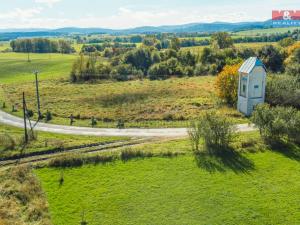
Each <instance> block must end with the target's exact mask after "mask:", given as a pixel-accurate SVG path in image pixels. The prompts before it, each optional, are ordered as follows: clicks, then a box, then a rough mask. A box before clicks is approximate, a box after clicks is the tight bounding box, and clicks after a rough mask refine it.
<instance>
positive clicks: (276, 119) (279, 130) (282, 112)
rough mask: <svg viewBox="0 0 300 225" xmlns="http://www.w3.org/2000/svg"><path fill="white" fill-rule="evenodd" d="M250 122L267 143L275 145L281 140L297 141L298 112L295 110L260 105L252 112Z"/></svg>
mask: <svg viewBox="0 0 300 225" xmlns="http://www.w3.org/2000/svg"><path fill="white" fill-rule="evenodd" d="M251 121H252V122H253V123H254V124H255V125H256V126H257V127H258V128H259V132H260V134H261V136H262V137H263V138H264V140H265V141H266V142H268V143H277V142H280V141H281V140H282V139H289V140H291V141H294V142H296V143H298V141H299V133H300V112H299V111H297V110H296V109H295V108H292V107H280V106H277V107H270V105H267V104H261V105H258V106H257V107H256V109H255V111H254V112H253V115H252V117H251Z"/></svg>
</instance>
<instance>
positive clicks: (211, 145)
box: [189, 112, 235, 150]
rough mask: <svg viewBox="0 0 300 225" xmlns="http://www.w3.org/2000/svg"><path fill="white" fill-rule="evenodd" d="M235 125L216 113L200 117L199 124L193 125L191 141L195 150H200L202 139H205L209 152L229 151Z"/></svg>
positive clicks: (190, 132)
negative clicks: (214, 150)
mask: <svg viewBox="0 0 300 225" xmlns="http://www.w3.org/2000/svg"><path fill="white" fill-rule="evenodd" d="M234 133H235V131H234V127H233V124H232V123H231V122H230V121H229V120H228V119H227V118H226V117H224V116H221V115H219V114H217V113H216V112H208V113H205V114H204V115H203V116H201V117H200V119H199V121H198V122H197V123H194V124H192V125H191V127H190V130H189V136H190V140H191V142H192V144H193V146H194V149H195V150H197V148H199V142H200V138H203V140H204V145H205V147H206V149H207V150H213V149H217V150H218V149H227V148H228V147H229V144H230V142H231V141H232V140H233V137H234Z"/></svg>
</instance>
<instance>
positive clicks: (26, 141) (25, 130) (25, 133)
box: [23, 92, 28, 144]
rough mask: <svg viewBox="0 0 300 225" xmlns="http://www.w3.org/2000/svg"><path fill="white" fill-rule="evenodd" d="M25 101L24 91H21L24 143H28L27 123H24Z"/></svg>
mask: <svg viewBox="0 0 300 225" xmlns="http://www.w3.org/2000/svg"><path fill="white" fill-rule="evenodd" d="M26 114H27V113H26V101H25V93H24V92H23V116H24V137H25V144H28V133H27V124H26V117H27V115H26Z"/></svg>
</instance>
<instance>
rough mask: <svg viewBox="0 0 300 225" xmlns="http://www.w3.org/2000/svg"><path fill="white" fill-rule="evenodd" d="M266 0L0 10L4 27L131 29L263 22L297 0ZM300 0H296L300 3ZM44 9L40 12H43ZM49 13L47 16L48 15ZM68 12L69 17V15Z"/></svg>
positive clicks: (48, 2)
mask: <svg viewBox="0 0 300 225" xmlns="http://www.w3.org/2000/svg"><path fill="white" fill-rule="evenodd" d="M59 1H62V0H35V2H36V3H39V4H44V5H45V6H50V7H51V6H53V4H55V3H57V2H59ZM273 1H274V0H266V2H261V4H260V7H257V4H258V3H256V2H255V4H252V3H251V2H249V3H243V4H242V5H241V4H227V5H222V6H218V7H216V5H215V4H208V5H205V6H199V5H196V6H189V7H188V6H187V7H183V8H178V7H174V8H159V6H152V5H151V7H150V6H149V7H148V6H147V7H145V6H144V7H143V8H139V9H137V8H136V6H126V7H124V6H123V7H120V8H119V9H117V11H116V12H115V13H113V12H111V14H110V15H108V16H104V15H101V13H100V12H99V13H97V12H98V10H97V9H95V11H86V12H82V13H81V15H78V16H76V17H75V16H74V15H73V16H72V15H71V14H70V13H69V12H64V11H63V10H59V9H60V8H59V7H57V9H58V10H57V11H56V12H55V14H46V13H47V8H44V9H43V8H31V9H19V8H17V9H14V10H12V11H10V12H7V13H2V14H1V12H0V26H1V27H8V28H12V27H18V28H26V27H27V28H29V27H35V28H56V27H67V26H78V27H104V28H117V29H119V28H129V27H137V26H159V25H172V24H185V23H193V22H215V21H224V22H241V21H263V20H267V19H270V18H271V11H272V9H273V8H290V7H291V6H293V5H294V4H293V3H294V2H295V0H286V1H287V3H284V4H283V3H282V2H281V1H280V2H279V1H275V2H273ZM298 1H299V0H297V2H298ZM42 10H43V11H45V14H44V15H41V11H42ZM60 11H61V12H60ZM46 15H48V16H46ZM68 15H69V16H68Z"/></svg>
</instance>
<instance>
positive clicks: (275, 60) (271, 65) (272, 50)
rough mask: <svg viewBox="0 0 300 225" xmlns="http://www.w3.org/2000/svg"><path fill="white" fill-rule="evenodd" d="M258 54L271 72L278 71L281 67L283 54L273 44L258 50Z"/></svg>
mask: <svg viewBox="0 0 300 225" xmlns="http://www.w3.org/2000/svg"><path fill="white" fill-rule="evenodd" d="M258 55H259V57H260V58H261V60H262V61H263V62H264V64H265V65H266V67H267V69H269V70H271V71H273V72H280V71H282V69H283V61H284V59H285V54H284V53H283V52H282V51H280V50H279V49H278V48H276V47H274V46H273V45H266V46H264V47H262V48H261V49H260V50H259V51H258Z"/></svg>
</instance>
